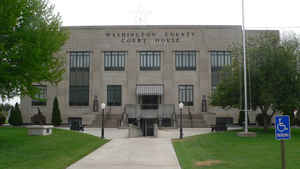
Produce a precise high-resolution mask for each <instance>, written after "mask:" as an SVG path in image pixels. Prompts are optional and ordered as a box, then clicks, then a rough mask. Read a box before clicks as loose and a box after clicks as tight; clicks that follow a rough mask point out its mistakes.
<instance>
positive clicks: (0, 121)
mask: <svg viewBox="0 0 300 169" xmlns="http://www.w3.org/2000/svg"><path fill="white" fill-rule="evenodd" d="M5 120H6V117H5V115H4V114H3V113H1V112H0V126H1V125H2V124H4V123H5Z"/></svg>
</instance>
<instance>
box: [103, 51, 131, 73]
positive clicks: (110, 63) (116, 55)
mask: <svg viewBox="0 0 300 169" xmlns="http://www.w3.org/2000/svg"><path fill="white" fill-rule="evenodd" d="M126 56H127V52H125V51H107V52H104V70H107V71H123V70H124V69H125V58H126Z"/></svg>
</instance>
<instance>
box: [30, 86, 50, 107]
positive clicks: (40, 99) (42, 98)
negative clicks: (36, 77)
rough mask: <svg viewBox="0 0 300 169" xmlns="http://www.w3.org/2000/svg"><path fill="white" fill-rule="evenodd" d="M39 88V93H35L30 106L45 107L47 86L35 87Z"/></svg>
mask: <svg viewBox="0 0 300 169" xmlns="http://www.w3.org/2000/svg"><path fill="white" fill-rule="evenodd" d="M35 87H37V88H39V90H40V91H39V93H37V94H36V95H35V96H34V98H33V99H32V106H46V105H47V100H46V99H47V86H44V85H35Z"/></svg>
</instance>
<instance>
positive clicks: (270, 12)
mask: <svg viewBox="0 0 300 169" xmlns="http://www.w3.org/2000/svg"><path fill="white" fill-rule="evenodd" d="M50 2H51V3H53V4H54V5H55V6H56V11H57V12H59V13H60V14H61V16H62V20H63V25H64V26H78V25H241V24H242V0H184V1H183V0H50ZM299 6H300V1H299V0H245V26H246V28H248V29H280V30H284V31H288V30H294V31H297V32H300V22H299V16H300V10H299Z"/></svg>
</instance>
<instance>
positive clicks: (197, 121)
mask: <svg viewBox="0 0 300 169" xmlns="http://www.w3.org/2000/svg"><path fill="white" fill-rule="evenodd" d="M179 125H180V115H179V114H177V127H179ZM182 127H183V128H206V127H208V125H207V123H206V121H205V120H204V118H203V115H202V114H190V115H189V114H183V115H182Z"/></svg>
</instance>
